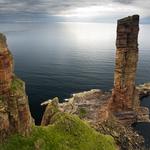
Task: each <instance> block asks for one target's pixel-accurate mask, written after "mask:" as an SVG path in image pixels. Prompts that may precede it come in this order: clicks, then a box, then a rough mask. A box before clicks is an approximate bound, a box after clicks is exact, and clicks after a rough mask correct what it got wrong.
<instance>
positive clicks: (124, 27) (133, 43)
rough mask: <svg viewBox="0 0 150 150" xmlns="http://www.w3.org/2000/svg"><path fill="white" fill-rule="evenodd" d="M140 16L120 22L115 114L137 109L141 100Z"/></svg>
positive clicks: (114, 92)
mask: <svg viewBox="0 0 150 150" xmlns="http://www.w3.org/2000/svg"><path fill="white" fill-rule="evenodd" d="M138 33H139V16H138V15H133V16H129V17H126V18H123V19H120V20H118V26H117V40H116V47H117V50H116V65H115V74H114V89H113V92H112V101H113V104H112V108H113V111H115V112H120V111H129V110H133V109H136V108H137V107H138V105H139V98H138V94H137V90H136V88H135V77H136V69H137V62H138Z"/></svg>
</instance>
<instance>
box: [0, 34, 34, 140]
mask: <svg viewBox="0 0 150 150" xmlns="http://www.w3.org/2000/svg"><path fill="white" fill-rule="evenodd" d="M32 125H33V120H32V117H31V114H30V110H29V105H28V97H27V96H26V93H25V84H24V82H23V81H22V80H20V79H19V78H17V77H16V76H15V74H14V73H13V58H12V55H11V53H10V51H9V49H8V47H7V42H6V37H5V36H4V35H3V34H1V33H0V142H1V141H3V140H4V139H5V138H6V137H7V136H9V135H11V134H16V133H19V134H22V135H27V134H29V133H30V131H31V127H32Z"/></svg>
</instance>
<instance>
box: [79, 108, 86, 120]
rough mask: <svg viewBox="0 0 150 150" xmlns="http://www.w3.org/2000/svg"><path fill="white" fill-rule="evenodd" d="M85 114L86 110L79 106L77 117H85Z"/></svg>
mask: <svg viewBox="0 0 150 150" xmlns="http://www.w3.org/2000/svg"><path fill="white" fill-rule="evenodd" d="M86 114H87V111H86V109H85V108H79V117H80V118H83V117H85V116H86Z"/></svg>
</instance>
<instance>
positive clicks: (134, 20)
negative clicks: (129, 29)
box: [118, 15, 140, 24]
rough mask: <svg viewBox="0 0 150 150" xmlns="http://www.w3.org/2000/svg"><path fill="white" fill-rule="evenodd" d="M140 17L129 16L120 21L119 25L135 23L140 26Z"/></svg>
mask: <svg viewBox="0 0 150 150" xmlns="http://www.w3.org/2000/svg"><path fill="white" fill-rule="evenodd" d="M139 18H140V16H139V15H133V16H128V17H125V18H122V19H119V20H118V24H128V23H134V24H139Z"/></svg>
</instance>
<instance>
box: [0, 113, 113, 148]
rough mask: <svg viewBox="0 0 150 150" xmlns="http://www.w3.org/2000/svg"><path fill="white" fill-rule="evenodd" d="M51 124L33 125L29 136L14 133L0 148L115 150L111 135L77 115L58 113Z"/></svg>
mask: <svg viewBox="0 0 150 150" xmlns="http://www.w3.org/2000/svg"><path fill="white" fill-rule="evenodd" d="M53 122H54V124H53V125H49V126H47V127H44V126H39V127H38V126H35V127H33V131H32V133H31V135H30V136H29V137H22V136H19V135H14V136H12V137H10V138H9V139H8V141H7V142H6V143H4V144H3V145H0V150H20V149H21V150H35V149H36V150H115V149H116V148H115V142H114V140H113V138H112V137H111V136H106V135H103V134H100V133H98V132H96V131H95V130H94V129H92V128H91V127H90V126H89V125H88V124H86V123H85V122H83V121H82V120H80V119H79V118H78V117H77V116H73V115H69V114H66V113H63V114H62V113H59V114H57V115H55V116H54V117H53Z"/></svg>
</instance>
